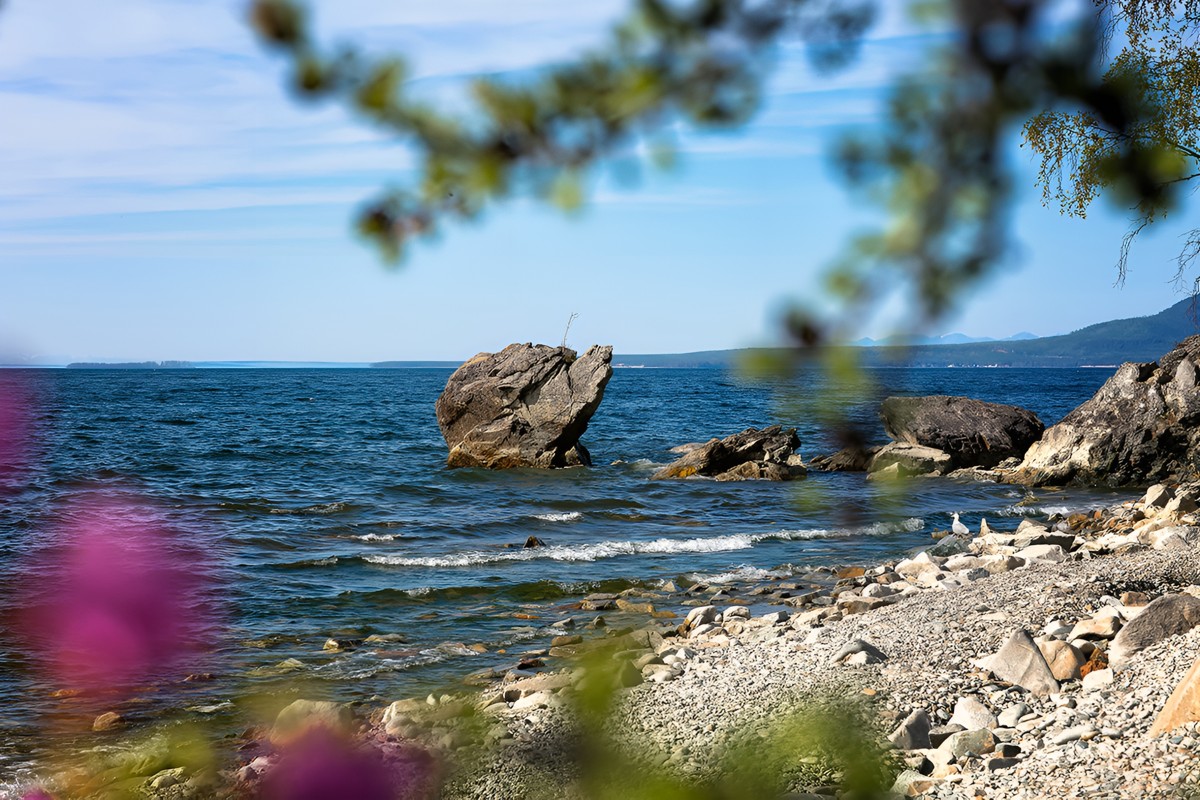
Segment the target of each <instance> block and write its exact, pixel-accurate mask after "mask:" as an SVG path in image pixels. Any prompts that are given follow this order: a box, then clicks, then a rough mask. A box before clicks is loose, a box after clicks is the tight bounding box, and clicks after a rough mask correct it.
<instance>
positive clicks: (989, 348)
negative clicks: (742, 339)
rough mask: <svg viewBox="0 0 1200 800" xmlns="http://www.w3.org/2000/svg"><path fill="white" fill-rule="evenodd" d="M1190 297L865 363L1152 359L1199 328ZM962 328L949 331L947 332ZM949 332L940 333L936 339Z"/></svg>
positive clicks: (645, 363) (634, 361) (634, 359)
mask: <svg viewBox="0 0 1200 800" xmlns="http://www.w3.org/2000/svg"><path fill="white" fill-rule="evenodd" d="M1198 312H1200V306H1197V304H1196V302H1195V301H1193V299H1192V298H1190V297H1189V298H1186V299H1184V300H1180V301H1179V302H1178V303H1176V304H1175V305H1173V306H1171V307H1170V308H1167V309H1164V310H1163V311H1160V312H1159V313H1157V314H1154V315H1152V316H1149V317H1134V318H1132V319H1118V320H1112V321H1110V322H1100V323H1097V324H1095V325H1089V326H1087V327H1086V328H1080V329H1079V330H1077V331H1074V332H1072V333H1067V334H1064V335H1062V336H1043V337H1034V338H1027V337H1026V336H1025V334H1017V336H1015V337H1012V338H1011V339H1005V340H1000V341H996V340H992V341H976V342H962V343H925V344H915V345H912V346H907V347H904V346H897V345H892V344H884V345H878V344H874V345H865V346H862V348H861V350H862V352H861V355H862V359H863V361H864V363H866V364H868V365H872V366H908V367H1086V366H1114V365H1117V364H1121V363H1123V362H1125V361H1154V360H1155V359H1157V358H1158V357H1159V356H1161V355H1163V354H1164V353H1166V352H1168V351H1169V350H1171V349H1172V348H1173V347H1174V346H1175V345H1176V343H1178V342H1179V341H1181V340H1182V339H1185V338H1187V337H1188V336H1191V335H1192V334H1195V333H1200V326H1198V325H1197V313H1198ZM955 335H961V334H951V336H955ZM946 338H948V337H940V341H942V342H944V340H945V339H946ZM756 352H757V353H759V354H767V355H777V354H779V353H782V352H785V351H782V350H774V351H772V350H769V349H765V350H764V349H759V350H757V351H756V350H754V349H748V350H708V351H704V352H699V353H680V354H673V355H638V354H634V355H624V354H622V355H617V356H613V363H614V364H617V365H620V366H626V367H675V368H705V367H709V368H716V367H729V366H731V365H733V364H735V363H737V362H739V361H741V360H742V359H743V358H745V357H747V356H752V355H754V354H755V353H756Z"/></svg>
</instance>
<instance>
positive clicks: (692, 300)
mask: <svg viewBox="0 0 1200 800" xmlns="http://www.w3.org/2000/svg"><path fill="white" fill-rule="evenodd" d="M313 5H314V7H315V9H316V12H317V19H318V23H319V30H320V32H321V35H322V36H323V37H325V38H326V39H328V40H329V41H336V40H338V39H339V38H343V39H344V38H349V39H353V40H355V41H359V42H365V43H366V44H367V45H368V46H370V47H372V48H376V49H380V50H385V49H398V50H400V51H402V52H404V53H406V54H407V55H408V56H409V58H410V62H411V65H412V67H413V68H414V75H415V80H416V81H418V84H417V85H418V86H419V87H420V89H421V91H423V92H427V93H428V94H429V96H430V97H434V98H437V99H439V100H441V101H443V102H447V103H453V102H455V98H456V92H457V91H458V89H459V88H460V86H461V83H462V80H463V79H464V78H465V77H468V76H470V75H474V74H480V73H491V72H504V71H512V70H523V69H528V68H530V67H532V66H536V65H538V64H542V63H545V62H547V61H552V60H555V59H562V58H568V57H570V56H571V55H572V54H575V53H578V52H579V51H580V50H581V49H582V48H586V47H588V46H590V45H594V44H596V43H598V42H600V41H602V40H603V38H604V36H605V33H606V26H607V24H608V23H609V22H610V21H611V20H612V19H614V18H616V17H617V16H618V15H619V14H620V12H621V11H623V10H624V8H625V2H624V0H588V2H586V3H564V2H562V0H510V1H509V2H505V3H496V2H494V0H439V2H437V3H428V2H417V1H416V0H408V1H406V2H404V1H398V2H390V3H380V2H372V1H371V0H314V3H313ZM884 5H885V6H886V7H887V8H888V10H889V11H888V13H895V12H894V6H895V4H884ZM243 16H244V3H243V2H242V1H241V0H105V2H95V0H9V2H8V4H7V5H6V7H5V10H4V11H2V12H0V351H3V355H4V356H5V357H7V358H12V357H28V356H36V357H39V358H41V359H43V360H46V361H51V362H53V361H67V360H93V359H103V360H124V359H136V360H142V359H189V360H233V359H237V360H333V361H371V360H381V359H426V358H428V359H459V358H464V357H466V356H469V355H471V354H473V353H475V352H478V351H481V350H491V349H496V348H498V347H501V346H503V345H504V344H506V343H508V342H511V341H528V340H533V341H545V342H550V343H557V342H558V340H559V339H560V338H561V336H562V330H563V326H564V325H565V323H566V320H567V318H568V317H569V315H570V314H571V313H572V312H578V313H579V319H578V320H577V321H576V323H575V324H574V326H573V327H572V329H571V339H570V341H571V344H573V345H574V346H576V347H581V348H582V347H585V346H587V345H588V344H590V343H593V342H606V343H612V344H614V345H615V346H616V348H617V350H618V352H625V353H631V352H640V353H646V352H679V351H689V350H704V349H716V348H725V347H738V346H745V345H751V344H761V343H766V342H770V341H772V340H773V338H774V337H775V336H776V334H777V331H778V326H777V316H778V312H779V310H780V309H781V308H782V307H783V306H784V305H785V304H786V302H787V301H788V300H789V299H801V300H805V301H809V302H812V301H813V300H814V298H816V299H817V302H819V295H818V293H817V292H818V290H817V286H818V276H819V274H820V272H821V270H822V269H823V268H825V267H826V266H827V265H828V263H829V262H830V260H831V259H832V258H833V257H834V255H835V254H836V253H837V252H838V249H839V247H840V246H841V245H842V244H843V242H844V239H845V237H846V235H847V234H848V233H850V232H851V231H852V230H853V229H854V228H855V227H856V226H859V225H861V224H862V223H863V221H864V217H863V216H862V212H861V210H859V209H858V208H857V207H856V203H854V202H853V201H851V200H850V199H849V198H847V196H846V195H845V194H844V192H843V190H842V189H841V187H840V186H839V184H838V183H837V181H836V179H835V178H834V177H833V176H832V174H831V172H830V170H829V168H828V165H827V159H826V154H827V153H828V150H829V144H830V142H831V141H832V140H833V138H834V137H835V136H836V135H837V133H838V132H839V131H841V130H844V129H845V128H847V127H851V126H860V125H869V124H871V122H872V120H874V119H875V118H876V117H875V115H876V114H877V111H878V108H879V100H880V98H881V96H882V91H883V88H884V87H885V86H886V85H887V83H888V81H889V80H890V79H891V78H892V77H894V76H895V75H896V74H897V73H898V72H899V71H900V70H903V69H905V68H907V67H911V66H912V65H914V64H915V63H917V62H918V60H919V59H920V56H921V53H922V46H923V45H922V42H921V40H920V39H919V38H916V37H914V36H912V31H911V30H908V29H907V28H906V25H905V24H904V23H903V21H902V20H899V19H893V18H890V17H888V16H885V17H884V18H883V19H882V20H881V23H880V25H879V26H878V27H877V28H876V29H875V31H874V32H873V33H872V35H871V38H870V39H869V40H868V41H867V42H866V44H865V46H864V48H863V51H862V54H861V57H860V59H859V60H858V62H857V63H856V64H855V66H854V67H853V68H852V69H850V70H848V71H846V72H844V73H840V74H838V75H836V76H833V77H830V76H818V75H814V74H813V73H812V72H811V71H810V69H809V68H808V66H807V64H806V62H805V59H804V57H803V54H802V52H801V50H800V48H798V47H796V46H791V45H789V46H787V47H785V48H784V49H783V50H782V52H781V53H780V57H779V65H778V68H777V69H776V70H775V72H774V74H773V77H772V78H771V81H770V83H769V86H768V91H769V95H768V99H767V102H766V104H765V107H764V109H763V110H762V112H761V113H760V114H759V115H758V117H756V119H755V121H754V122H753V123H752V124H751V125H750V126H748V127H746V128H745V129H743V130H740V131H738V132H735V133H727V134H703V135H700V134H697V133H695V132H693V131H689V130H686V129H680V130H679V131H678V141H679V148H680V154H679V155H680V157H679V160H678V165H677V166H676V167H675V168H674V169H672V170H670V171H668V172H661V171H655V170H654V169H653V168H649V167H647V168H646V169H644V170H643V174H642V177H641V180H640V181H639V182H638V183H637V185H636V186H626V185H622V184H621V183H620V182H619V181H617V180H616V179H615V178H614V177H613V174H612V171H611V170H610V171H603V170H602V171H601V172H600V173H598V174H597V175H596V176H595V179H594V181H593V190H594V192H593V196H592V201H591V203H590V204H589V206H588V207H587V208H586V210H585V211H584V212H583V213H581V214H578V215H575V216H571V217H565V216H563V215H562V214H560V213H558V212H556V211H553V210H551V209H546V208H543V207H540V206H538V205H536V204H534V203H531V202H528V201H517V202H514V203H512V204H510V205H507V206H505V207H501V208H497V209H495V210H493V211H492V212H491V213H489V214H488V215H487V217H486V218H485V219H484V220H482V221H481V222H480V223H478V224H473V225H470V226H466V227H451V228H449V229H448V230H447V232H446V235H445V236H444V237H443V238H442V240H441V241H439V242H436V243H432V244H426V245H421V246H419V247H418V248H416V249H415V250H414V251H413V252H412V254H411V257H410V258H409V259H408V260H407V261H406V262H405V264H404V266H403V267H402V268H401V269H399V270H391V269H388V268H386V267H385V266H383V265H382V264H381V263H380V262H379V260H378V259H377V257H376V255H375V253H374V252H373V251H371V250H370V249H368V248H367V247H365V246H364V245H362V244H361V243H360V242H358V241H357V240H355V239H354V237H353V236H352V234H351V233H350V221H351V219H352V216H353V213H354V209H355V207H356V205H357V203H358V202H359V201H362V200H365V199H367V198H368V197H370V196H371V195H372V194H373V193H375V192H376V191H377V190H378V189H379V188H380V187H381V186H384V185H387V184H388V183H399V182H403V181H404V180H405V179H406V177H407V176H408V175H409V174H410V173H409V172H408V170H409V169H410V168H411V159H410V158H409V156H408V154H407V153H406V152H405V151H404V150H403V149H402V148H400V147H397V146H395V145H394V144H392V143H390V142H389V141H388V140H387V139H386V138H385V137H383V136H381V135H379V134H378V133H377V132H375V131H373V130H371V129H370V128H369V127H367V126H365V125H362V124H360V123H359V122H357V121H356V120H354V119H352V118H350V117H349V116H348V115H347V114H345V113H344V112H342V111H340V110H339V109H337V108H334V107H330V106H314V105H309V104H304V103H296V102H295V101H294V100H292V99H291V98H290V97H289V96H288V94H287V93H286V92H285V91H284V90H283V88H282V87H283V85H284V74H283V73H284V65H283V64H282V63H281V62H279V61H278V60H277V59H274V58H272V57H271V56H270V55H269V54H267V53H264V52H263V51H262V50H261V49H260V48H259V47H258V45H257V44H256V42H255V41H254V39H253V37H252V36H251V34H250V32H249V31H248V29H247V27H246V25H245V24H244V22H243ZM1014 158H1015V159H1017V163H1019V164H1021V165H1022V170H1023V171H1024V172H1025V173H1026V174H1027V176H1028V180H1027V181H1026V182H1025V183H1026V185H1027V186H1028V189H1027V190H1026V191H1024V192H1023V194H1022V197H1021V199H1020V201H1019V203H1018V205H1017V207H1016V208H1015V209H1014V215H1013V220H1014V223H1013V232H1014V235H1015V236H1016V238H1017V240H1018V241H1019V243H1020V250H1019V256H1018V258H1017V260H1016V262H1015V263H1014V264H1013V265H1012V267H1011V268H1010V269H1008V270H1006V272H1005V273H1004V274H1003V275H1002V276H1000V277H998V278H997V279H995V280H993V281H992V282H991V283H990V284H989V285H987V286H986V287H983V288H982V289H981V290H980V291H979V292H977V293H976V294H975V295H974V296H972V297H971V298H969V299H968V301H967V303H966V304H965V305H964V307H963V309H962V311H961V313H960V314H959V315H958V316H956V317H954V318H952V319H949V320H947V322H946V324H945V326H944V330H945V331H950V330H958V331H963V332H966V333H968V334H971V335H980V336H983V335H986V336H996V337H1003V336H1008V335H1010V334H1013V333H1016V332H1018V331H1026V330H1027V331H1032V332H1033V333H1036V334H1040V335H1047V334H1054V333H1062V332H1066V331H1070V330H1072V329H1075V328H1078V327H1081V326H1083V325H1087V324H1090V323H1092V322H1097V321H1101V320H1105V319H1111V318H1115V317H1127V316H1140V315H1143V314H1150V313H1154V312H1156V311H1158V310H1160V309H1162V308H1164V307H1166V306H1167V305H1169V304H1171V303H1173V302H1175V301H1176V300H1177V299H1178V294H1177V292H1176V290H1175V288H1174V287H1173V286H1172V284H1171V282H1170V279H1171V277H1172V275H1173V272H1174V266H1173V258H1174V256H1175V254H1176V252H1177V250H1178V247H1179V244H1180V242H1179V239H1178V237H1179V235H1180V234H1181V233H1182V231H1183V229H1184V228H1183V226H1182V224H1175V225H1171V224H1164V225H1161V226H1159V228H1158V229H1157V230H1155V231H1153V233H1152V234H1148V235H1145V236H1143V238H1142V239H1141V240H1140V241H1139V242H1138V244H1137V245H1136V247H1135V249H1134V255H1133V258H1132V259H1131V262H1130V263H1131V273H1130V277H1129V280H1128V282H1127V283H1126V285H1125V286H1124V287H1123V288H1119V289H1118V288H1114V286H1113V283H1114V279H1115V277H1116V275H1115V271H1114V268H1113V264H1114V261H1115V258H1116V253H1117V248H1118V246H1119V243H1120V239H1121V236H1122V235H1123V233H1124V231H1125V229H1126V226H1127V216H1128V215H1127V214H1126V213H1125V212H1123V211H1122V210H1120V209H1110V208H1108V207H1104V206H1098V207H1097V209H1096V210H1095V211H1094V212H1093V213H1092V214H1091V215H1090V216H1089V219H1087V220H1086V221H1080V220H1071V219H1065V218H1063V217H1061V216H1059V214H1058V213H1057V212H1056V211H1054V210H1051V209H1044V208H1042V207H1041V205H1040V203H1039V198H1038V193H1037V190H1036V189H1035V188H1034V187H1033V186H1032V169H1031V168H1030V167H1029V166H1028V163H1027V158H1028V157H1027V155H1025V154H1022V153H1021V152H1019V151H1016V150H1015V143H1014ZM1179 216H1180V217H1182V216H1183V215H1179ZM903 313H904V310H903V307H902V305H900V304H898V303H896V304H893V305H892V307H891V308H890V314H891V319H893V320H894V319H896V318H897V317H898V316H902V315H903ZM885 316H886V315H885ZM887 332H888V330H887V322H886V319H885V320H884V321H880V322H877V323H875V324H874V325H868V326H866V327H864V329H863V331H862V332H861V333H862V334H863V335H871V336H878V335H883V334H886V333H887Z"/></svg>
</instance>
